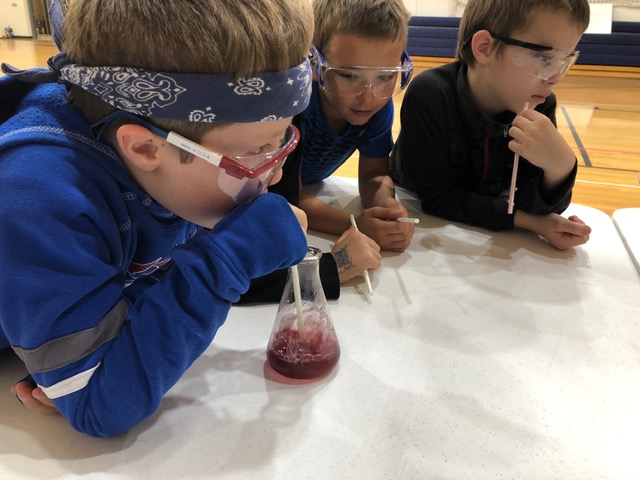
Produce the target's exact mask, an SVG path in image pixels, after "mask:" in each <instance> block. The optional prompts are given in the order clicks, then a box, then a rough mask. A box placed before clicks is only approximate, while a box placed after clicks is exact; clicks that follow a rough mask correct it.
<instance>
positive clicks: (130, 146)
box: [116, 123, 160, 172]
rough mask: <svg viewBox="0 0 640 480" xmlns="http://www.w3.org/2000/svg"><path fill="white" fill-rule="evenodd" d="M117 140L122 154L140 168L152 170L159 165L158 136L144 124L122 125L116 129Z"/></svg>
mask: <svg viewBox="0 0 640 480" xmlns="http://www.w3.org/2000/svg"><path fill="white" fill-rule="evenodd" d="M116 141H117V142H118V147H119V148H120V151H121V152H122V154H123V155H124V156H126V157H127V160H129V161H130V162H131V163H132V164H133V165H135V166H136V167H137V168H139V169H140V170H143V171H145V172H151V171H153V170H155V169H156V168H157V167H158V166H159V164H160V158H159V150H160V148H159V147H160V144H159V143H158V137H157V136H155V135H154V134H153V133H151V132H150V131H149V130H147V129H146V128H144V127H143V126H141V125H136V124H132V123H127V124H125V125H122V126H121V127H119V128H118V130H117V131H116Z"/></svg>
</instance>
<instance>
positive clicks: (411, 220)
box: [396, 217, 420, 223]
mask: <svg viewBox="0 0 640 480" xmlns="http://www.w3.org/2000/svg"><path fill="white" fill-rule="evenodd" d="M396 222H402V223H420V219H419V218H411V217H399V218H396Z"/></svg>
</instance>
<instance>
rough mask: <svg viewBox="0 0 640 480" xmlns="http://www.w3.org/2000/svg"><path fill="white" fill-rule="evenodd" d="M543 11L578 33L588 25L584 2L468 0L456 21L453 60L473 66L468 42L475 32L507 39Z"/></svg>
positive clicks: (562, 0)
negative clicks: (571, 25)
mask: <svg viewBox="0 0 640 480" xmlns="http://www.w3.org/2000/svg"><path fill="white" fill-rule="evenodd" d="M543 10H544V11H552V12H555V13H560V14H565V15H567V16H568V18H570V19H571V21H573V22H574V23H575V24H576V25H577V26H578V27H579V28H580V31H581V32H584V31H585V30H586V29H587V27H588V26H589V3H588V1H587V0H469V2H468V3H467V6H466V7H465V9H464V12H463V14H462V19H461V20H460V30H459V31H458V48H457V51H456V59H457V60H460V61H462V63H465V64H467V65H473V64H474V63H475V59H474V57H473V53H472V52H471V49H470V48H469V43H470V39H471V37H472V36H473V35H474V34H475V33H476V32H478V31H480V30H489V31H490V32H493V33H495V34H496V35H501V36H505V37H509V36H511V34H512V33H513V32H516V31H518V30H525V29H526V28H527V27H528V26H529V25H531V23H532V21H533V19H534V18H535V15H537V14H538V13H540V11H543ZM463 47H464V48H463ZM498 48H500V47H499V46H498Z"/></svg>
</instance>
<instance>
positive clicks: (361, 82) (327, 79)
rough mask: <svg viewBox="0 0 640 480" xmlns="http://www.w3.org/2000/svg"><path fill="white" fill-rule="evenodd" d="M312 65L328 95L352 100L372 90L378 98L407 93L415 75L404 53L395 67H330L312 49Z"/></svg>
mask: <svg viewBox="0 0 640 480" xmlns="http://www.w3.org/2000/svg"><path fill="white" fill-rule="evenodd" d="M311 63H312V65H314V66H315V70H316V75H317V77H318V85H319V86H320V87H321V88H322V89H323V90H324V91H325V92H327V93H328V94H330V95H335V96H337V97H344V98H353V97H357V96H358V95H361V94H362V93H364V91H365V90H366V89H367V88H371V89H372V91H373V94H374V95H375V96H376V97H378V98H391V97H393V96H394V95H397V94H398V93H400V92H401V91H402V90H404V89H405V88H406V87H407V85H409V81H410V80H411V76H412V75H413V63H412V62H411V58H410V57H409V54H408V53H407V52H406V51H405V52H403V54H402V57H401V58H400V65H399V66H395V67H358V66H348V67H347V66H339V65H331V64H330V63H329V62H327V61H326V60H325V58H324V57H323V56H322V54H321V53H320V52H319V51H318V50H317V49H316V48H315V47H313V48H312V49H311Z"/></svg>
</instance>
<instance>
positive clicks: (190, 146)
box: [93, 111, 300, 203]
mask: <svg viewBox="0 0 640 480" xmlns="http://www.w3.org/2000/svg"><path fill="white" fill-rule="evenodd" d="M117 118H129V119H131V120H133V121H134V122H135V123H137V124H139V125H141V126H143V127H145V128H147V129H148V130H149V131H151V132H152V133H154V134H155V135H158V136H159V137H162V138H164V139H165V140H166V141H167V142H168V143H170V144H171V145H174V146H176V147H178V148H180V149H181V150H184V151H186V152H189V153H191V154H192V155H195V156H197V157H200V158H202V159H203V160H205V161H207V162H209V163H211V164H212V165H215V166H216V167H218V168H220V169H221V170H222V171H221V172H220V175H219V176H218V186H219V187H220V189H221V190H222V191H223V192H224V193H225V194H227V195H228V196H229V197H231V198H232V199H233V201H234V202H236V203H247V202H249V201H251V200H253V199H254V198H256V197H257V196H258V195H260V194H262V193H263V192H264V191H265V190H266V189H267V187H268V186H269V185H270V184H271V181H272V180H273V178H274V177H275V176H276V175H277V174H278V172H279V171H280V170H281V169H282V166H283V165H284V162H285V160H286V159H287V156H289V155H290V154H291V152H293V150H294V149H295V148H296V145H297V144H298V141H299V140H300V132H299V131H298V129H297V128H296V127H295V126H294V125H289V126H288V127H287V129H286V130H285V133H284V135H283V136H282V138H281V139H280V142H279V144H278V145H274V146H273V147H272V148H267V149H266V150H264V149H262V148H261V149H260V152H256V153H253V152H248V154H247V155H243V156H236V157H229V156H226V155H222V154H220V153H217V152H214V151H213V150H209V149H208V148H206V147H203V146H202V145H200V144H198V143H196V142H194V141H191V140H189V139H188V138H185V137H183V136H182V135H179V134H177V133H176V132H172V131H170V132H167V131H165V130H162V129H160V128H158V127H156V126H155V125H153V124H152V123H149V122H148V121H146V120H144V119H142V118H140V117H138V116H137V115H134V114H131V113H128V112H124V111H117V112H114V113H112V114H111V115H108V116H107V117H106V118H104V119H103V120H102V121H100V122H99V123H97V124H96V125H94V126H93V128H94V129H95V128H98V129H99V130H98V133H97V137H99V136H100V134H101V133H102V130H104V128H105V127H106V126H107V125H108V124H109V123H110V122H112V121H113V120H115V119H117Z"/></svg>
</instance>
